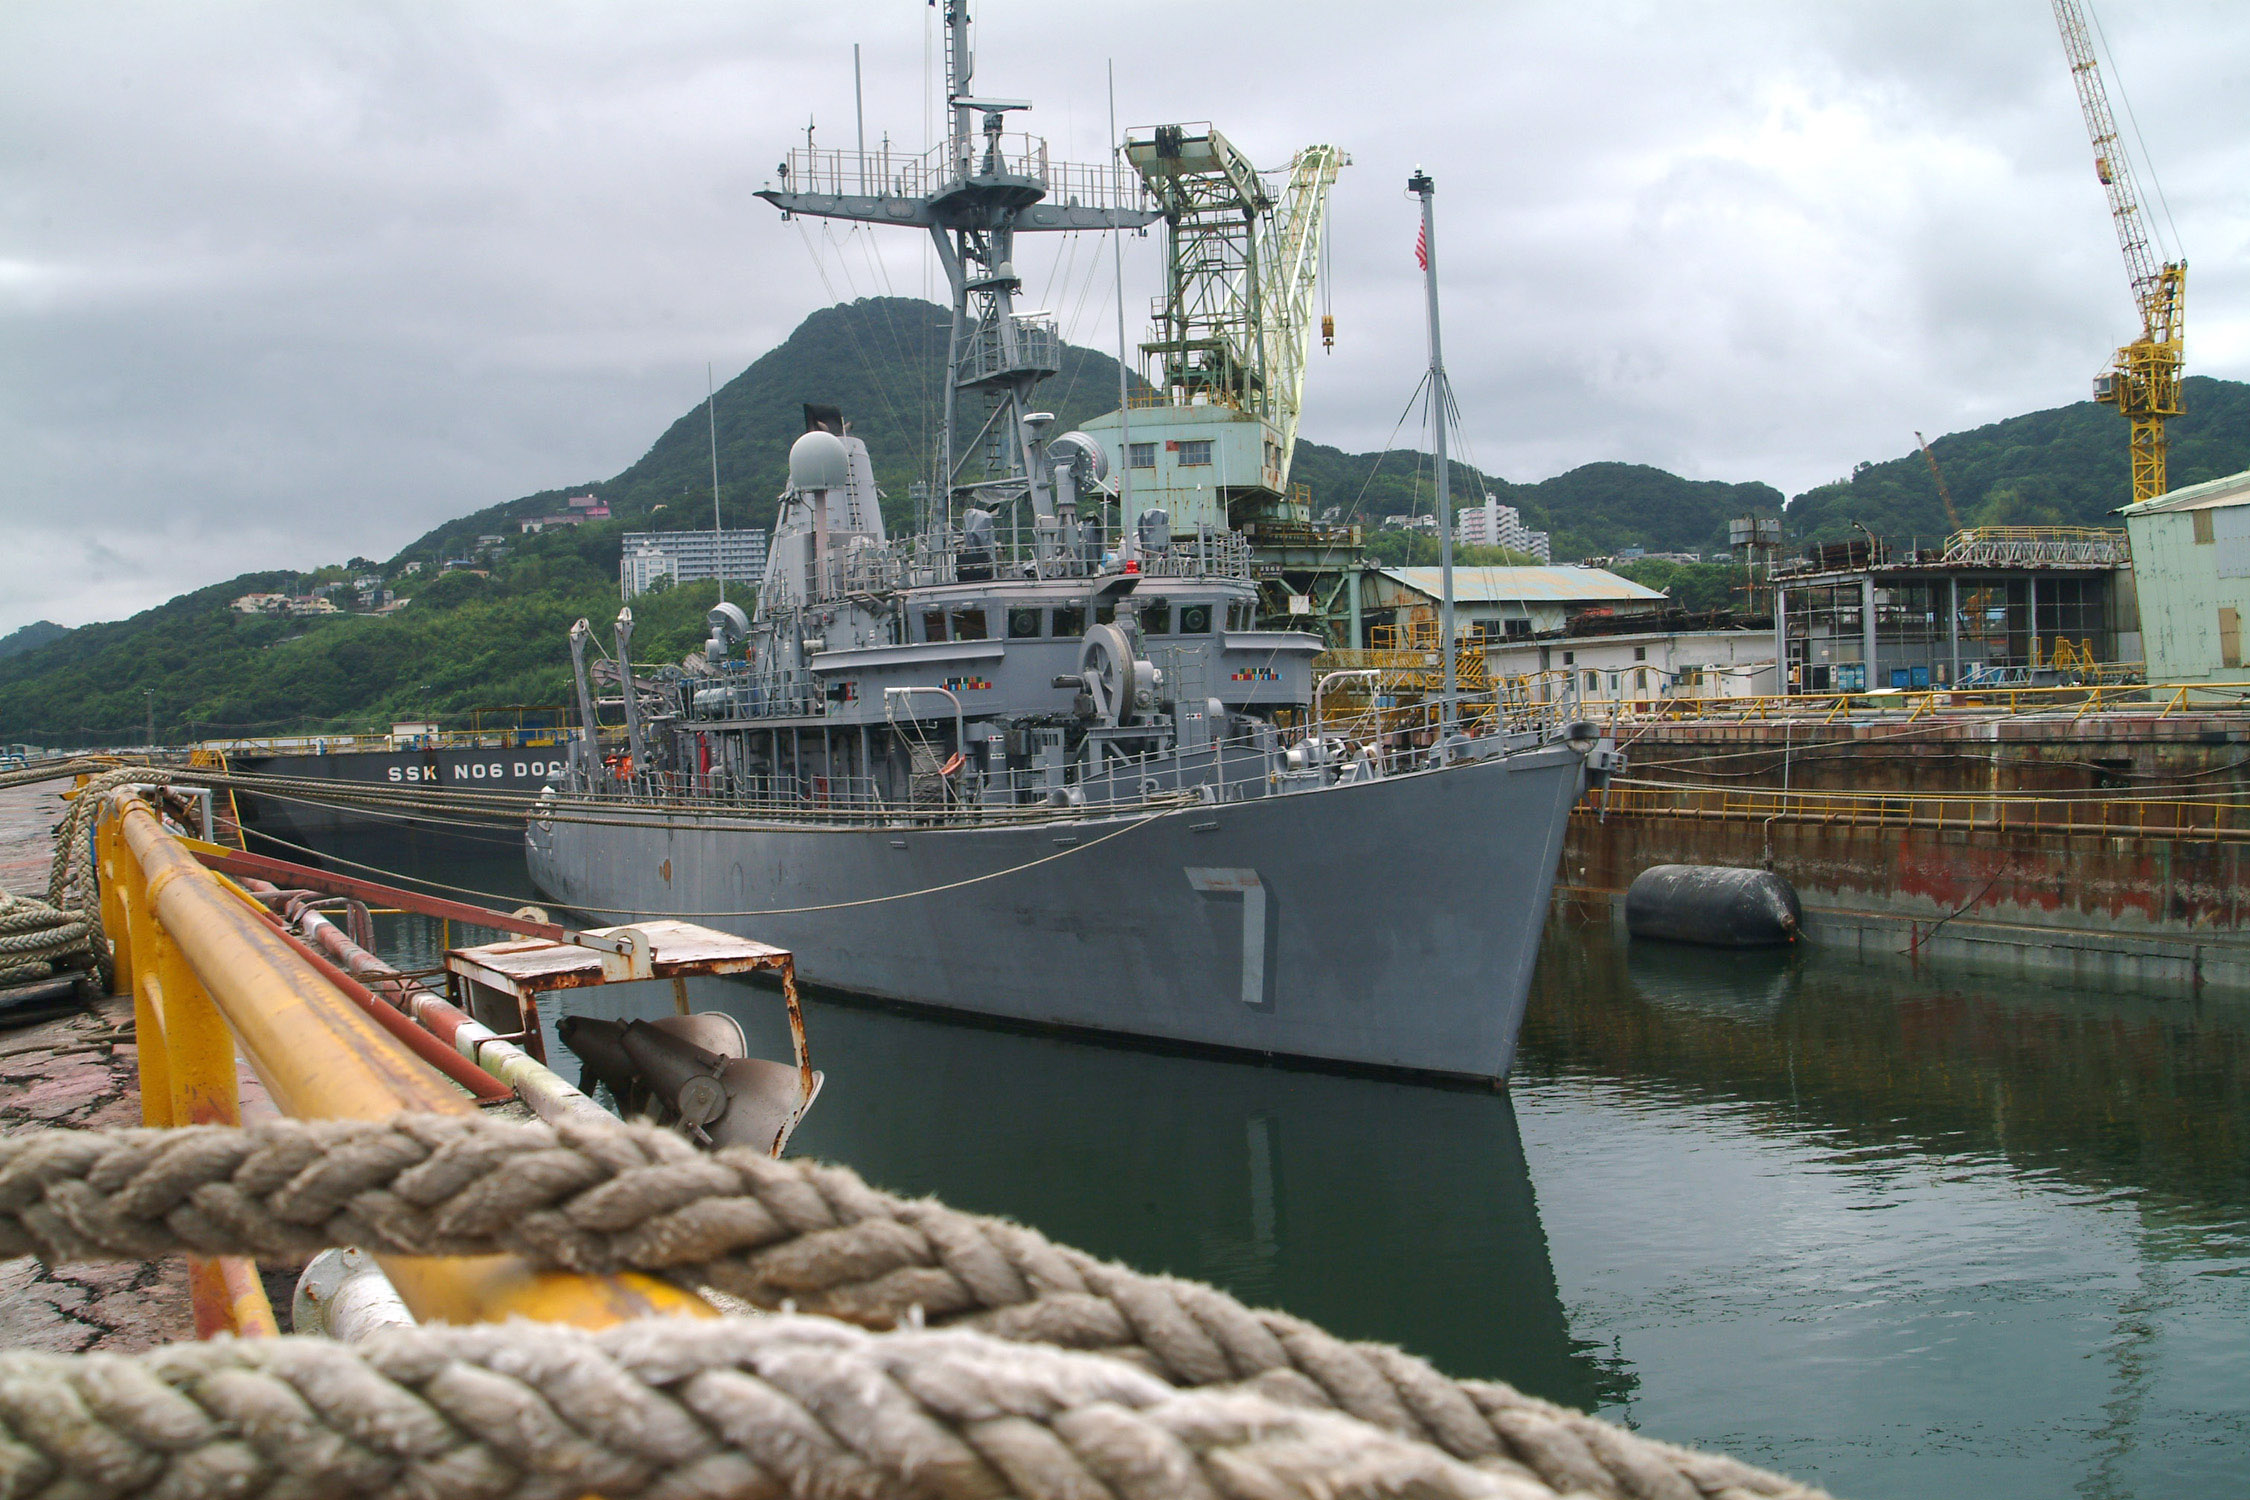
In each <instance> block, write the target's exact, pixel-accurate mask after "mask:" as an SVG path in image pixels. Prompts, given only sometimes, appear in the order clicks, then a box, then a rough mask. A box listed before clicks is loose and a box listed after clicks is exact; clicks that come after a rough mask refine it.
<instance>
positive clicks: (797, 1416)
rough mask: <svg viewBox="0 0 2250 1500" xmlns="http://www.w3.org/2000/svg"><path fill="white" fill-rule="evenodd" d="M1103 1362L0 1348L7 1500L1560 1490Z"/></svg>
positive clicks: (561, 1333) (750, 1353) (998, 1353)
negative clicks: (97, 1352) (71, 1499)
mask: <svg viewBox="0 0 2250 1500" xmlns="http://www.w3.org/2000/svg"><path fill="white" fill-rule="evenodd" d="M1301 1384H1302V1382H1296V1383H1294V1385H1293V1384H1292V1383H1291V1382H1289V1381H1288V1380H1287V1379H1286V1378H1283V1379H1276V1380H1271V1381H1267V1382H1263V1383H1261V1384H1260V1385H1258V1386H1255V1387H1251V1388H1244V1389H1237V1390H1232V1391H1189V1392H1182V1391H1179V1390H1175V1389H1173V1388H1172V1387H1170V1386H1167V1385H1165V1384H1164V1383H1163V1382H1161V1381H1159V1380H1156V1379H1154V1378H1153V1377H1151V1376H1149V1375H1146V1374H1144V1373H1142V1372H1140V1371H1137V1370H1134V1369H1132V1368H1131V1367H1129V1366H1127V1365H1124V1364H1121V1363H1119V1362H1118V1361H1115V1360H1108V1359H1100V1358H1096V1357H1093V1356H1089V1355H1083V1354H1072V1353H1068V1352H1065V1351H1063V1350H1057V1349H1039V1348H1033V1347H1026V1346H1023V1345H1020V1344H1009V1343H1004V1342H1002V1341H1000V1340H997V1339H993V1338H990V1337H987V1336H984V1335H980V1334H973V1333H965V1332H926V1333H925V1332H901V1333H893V1334H886V1335H873V1334H868V1333H865V1332H862V1331H860V1330H858V1329H853V1328H847V1327H844V1326H843V1325H841V1324H837V1323H833V1322H829V1321H826V1320H821V1319H814V1318H804V1317H794V1318H792V1317H784V1318H736V1319H728V1320H724V1321H717V1322H705V1321H700V1320H648V1321H641V1322H634V1323H628V1324H624V1325H621V1326H619V1327H616V1328H611V1329H608V1330H605V1331H603V1332H600V1333H588V1332H584V1331H581V1330H578V1329H571V1328H562V1327H555V1326H551V1325H543V1324H529V1323H513V1324H507V1325H502V1326H497V1327H494V1326H486V1327H476V1328H442V1327H441V1328H417V1329H399V1330H392V1331H388V1332H383V1333H379V1334H375V1335H372V1336H370V1337H369V1338H368V1339H366V1340H364V1341H363V1342H361V1343H359V1344H355V1345H343V1344H337V1343H331V1342H328V1341H326V1340H322V1339H300V1338H282V1339H262V1340H245V1341H233V1340H226V1341H220V1342H215V1343H205V1344H197V1345H182V1346H179V1347H175V1348H171V1349H165V1350H161V1351H158V1352H156V1353H154V1354H149V1355H141V1356H117V1355H111V1356H92V1355H78V1356H68V1355H51V1354H34V1353H13V1354H0V1496H6V1497H8V1500H33V1497H49V1496H53V1497H58V1500H59V1497H61V1496H63V1495H73V1496H102V1495H128V1494H148V1495H156V1494H161V1495H163V1496H165V1497H166V1500H206V1497H208V1500H222V1497H223V1500H233V1497H237V1496H251V1495H355V1496H377V1495H380V1496H400V1497H407V1496H411V1497H414V1500H503V1497H511V1500H512V1497H524V1500H533V1497H539V1500H549V1497H552V1500H567V1497H571V1496H576V1495H584V1494H588V1493H598V1494H601V1495H605V1496H609V1497H611V1500H630V1497H637V1496H665V1497H680V1500H686V1497H703V1496H710V1497H718V1496H742V1497H756V1496H776V1497H779V1496H818V1497H822V1500H878V1497H883V1500H889V1497H931V1500H1001V1497H1006V1496H1018V1497H1022V1500H1100V1497H1112V1496H1114V1497H1120V1500H1220V1497H1242V1500H1251V1497H1257V1500H1293V1497H1294V1500H1357V1497H1366V1500H1378V1497H1382V1500H1395V1497H1400V1496H1416V1497H1426V1500H1553V1497H1554V1496H1555V1495H1556V1493H1557V1492H1556V1491H1555V1490H1554V1489H1553V1488H1552V1487H1550V1486H1549V1485H1547V1484H1544V1483H1542V1482H1540V1481H1539V1480H1538V1479H1537V1478H1535V1477H1534V1476H1533V1475H1531V1474H1530V1473H1528V1472H1527V1471H1525V1470H1523V1469H1522V1468H1520V1467H1518V1466H1516V1465H1514V1464H1510V1463H1506V1462H1504V1461H1497V1462H1493V1463H1491V1464H1489V1465H1487V1466H1484V1467H1473V1466H1471V1465H1469V1464H1465V1463H1462V1462H1460V1461H1459V1460H1456V1459H1452V1458H1448V1457H1447V1456H1446V1455H1444V1454H1442V1453H1439V1452H1438V1451H1436V1450H1435V1449H1433V1448H1431V1447H1429V1446H1428V1445H1426V1444H1422V1443H1417V1442H1413V1441H1411V1440H1407V1439H1403V1438H1400V1437H1398V1436H1395V1435H1394V1434H1391V1433H1387V1432H1383V1431H1380V1430H1378V1429H1376V1428H1374V1427H1371V1426H1369V1425H1367V1424H1366V1423H1364V1422H1358V1421H1354V1420H1352V1419H1351V1418H1348V1417H1343V1416H1339V1415H1337V1414H1336V1413H1334V1412H1330V1411H1323V1410H1320V1409H1319V1408H1318V1406H1317V1404H1316V1403H1314V1402H1312V1401H1311V1400H1310V1399H1308V1398H1309V1393H1306V1392H1303V1391H1300V1390H1297V1389H1295V1385H1301Z"/></svg>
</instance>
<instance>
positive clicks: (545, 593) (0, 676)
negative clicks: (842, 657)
mask: <svg viewBox="0 0 2250 1500" xmlns="http://www.w3.org/2000/svg"><path fill="white" fill-rule="evenodd" d="M523 543H524V545H523V546H522V547H520V548H518V549H516V550H515V552H514V555H512V556H510V557H509V558H507V559H505V560H503V561H502V562H501V563H500V564H498V566H497V567H496V568H495V569H494V571H493V575H492V577H490V578H489V579H485V578H478V577H476V576H474V575H473V574H467V573H457V574H453V575H450V576H448V577H445V578H439V579H431V580H427V586H425V587H423V588H422V589H421V590H420V592H418V593H416V594H415V595H414V603H413V604H412V606H410V607H409V608H407V609H406V610H404V611H402V612H400V613H399V614H397V615H393V616H385V617H377V616H371V615H348V614H347V615H324V616H312V617H308V618H278V617H274V616H270V615H242V614H236V613H234V612H233V611H232V610H230V609H229V608H228V607H227V606H228V603H229V602H230V601H231V600H233V599H234V598H235V597H236V596H237V595H240V594H247V593H264V592H269V591H292V590H296V589H301V588H304V587H307V586H308V585H309V584H310V583H311V582H313V581H315V580H316V579H317V578H318V576H319V575H302V574H290V573H245V574H243V575H242V576H241V577H239V578H233V579H229V580H228V581H227V582H225V583H222V584H215V585H213V586H212V587H210V588H205V589H198V590H196V591H195V592H194V593H192V594H182V595H181V596H180V597H179V598H177V599H173V600H171V601H170V602H168V603H165V604H160V605H158V606H157V607H156V608H155V609H152V610H147V611H144V612H143V613H141V614H138V615H135V616H134V617H133V618H131V619H129V620H120V621H116V622H113V623H109V624H102V625H87V626H84V627H82V628H80V629H77V630H73V631H71V632H70V633H69V634H68V635H66V636H64V637H63V638H62V639H60V640H58V641H56V642H54V643H53V644H51V645H48V646H45V647H42V648H40V649H38V650H36V651H32V652H27V653H24V654H23V655H20V656H15V657H11V658H8V659H6V660H0V741H11V742H12V741H23V742H28V743H31V744H36V745H48V746H57V747H71V746H81V745H104V744H139V743H140V742H141V739H142V735H143V724H144V713H145V712H146V710H147V709H149V708H151V707H153V709H154V710H155V717H156V734H157V738H158V740H159V741H161V742H163V743H167V744H178V743H184V742H188V741H193V740H200V739H211V738H219V737H228V738H233V737H241V736H254V735H276V734H290V733H296V732H300V731H307V732H309V731H324V732H330V733H340V732H345V731H349V730H354V729H371V728H375V729H379V728H381V727H383V726H385V725H387V724H389V723H390V722H391V721H392V720H394V719H419V718H438V719H441V720H443V721H445V722H447V723H448V724H462V725H465V724H466V723H467V722H468V715H469V714H470V713H471V712H472V711H473V710H475V709H479V708H489V707H497V706H499V705H503V704H511V703H525V704H560V703H564V702H567V701H568V699H569V697H570V692H571V687H570V649H569V644H568V638H567V632H568V631H569V629H570V624H571V622H572V621H573V620H576V619H577V618H579V617H580V616H581V615H584V616H587V617H589V618H591V619H592V620H593V621H594V623H595V624H596V626H597V627H599V628H600V630H601V632H602V634H603V635H604V636H605V637H606V636H607V634H608V628H609V627H608V622H609V621H610V620H611V619H612V618H613V617H614V616H615V615H616V613H617V603H618V600H617V573H616V561H615V559H616V552H617V548H616V543H615V542H614V540H606V539H604V538H602V537H600V536H598V535H588V534H586V533H585V532H572V531H560V532H544V533H541V534H540V535H538V536H530V537H525V538H523ZM328 571H332V572H341V571H344V570H341V569H338V570H328ZM419 581H420V580H408V582H419ZM716 597H717V589H716V587H715V586H714V585H712V584H708V583H705V584H688V585H685V586H682V587H680V588H677V589H673V590H670V591H667V592H664V593H658V594H644V595H642V596H641V597H640V598H638V599H636V600H634V601H633V615H634V623H635V636H634V648H633V655H634V658H635V660H643V659H645V660H649V661H667V660H677V659H678V658H679V657H680V656H681V655H682V654H684V653H685V652H687V651H689V650H691V649H693V648H694V647H695V646H696V644H697V643H698V642H699V641H700V640H701V639H702V637H703V616H704V612H705V611H706V610H708V609H709V608H710V607H711V604H712V602H713V601H714V600H715V599H716ZM145 692H153V694H154V698H153V701H152V700H151V699H149V698H147V697H144V693H145Z"/></svg>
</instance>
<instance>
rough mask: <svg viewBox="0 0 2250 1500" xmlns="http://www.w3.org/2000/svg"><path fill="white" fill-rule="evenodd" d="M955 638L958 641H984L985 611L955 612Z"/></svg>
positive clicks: (964, 610) (963, 610) (961, 610)
mask: <svg viewBox="0 0 2250 1500" xmlns="http://www.w3.org/2000/svg"><path fill="white" fill-rule="evenodd" d="M953 638H954V639H955V640H957V641H981V640H983V639H984V611H983V610H981V609H957V610H955V611H954V612H953Z"/></svg>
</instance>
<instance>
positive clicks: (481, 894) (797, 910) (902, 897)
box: [258, 813, 1164, 917]
mask: <svg viewBox="0 0 2250 1500" xmlns="http://www.w3.org/2000/svg"><path fill="white" fill-rule="evenodd" d="M1163 816H1164V814H1162V813H1149V814H1147V815H1145V816H1142V817H1139V818H1135V819H1134V820H1133V821H1131V822H1129V823H1127V824H1125V825H1124V826H1123V827H1122V828H1115V829H1112V830H1110V831H1109V832H1108V833H1105V834H1103V835H1102V836H1101V837H1099V838H1097V839H1093V840H1091V841H1089V842H1087V843H1083V844H1073V845H1071V846H1070V847H1069V848H1067V849H1057V850H1056V851H1055V852H1054V853H1052V854H1042V855H1040V856H1039V857H1038V858H1037V859H1030V860H1025V861H1024V862H1023V863H1022V864H1020V865H1010V866H1008V867H1007V868H1006V869H1004V870H988V871H986V872H985V873H984V874H982V875H972V876H970V877H969V878H967V879H966V880H954V881H948V882H947V883H946V884H944V885H932V886H925V887H923V888H922V889H920V890H917V891H895V892H893V893H892V894H890V895H888V896H866V897H862V898H861V899H859V900H857V901H829V902H824V903H823V904H821V905H818V906H775V907H768V908H765V909H764V910H760V911H666V910H662V909H650V908H642V907H633V906H578V905H573V906H571V907H570V908H569V909H570V910H572V911H582V912H587V913H590V914H592V915H596V916H604V917H796V916H806V915H810V914H811V913H814V912H823V911H845V910H848V909H850V908H852V907H859V906H882V905H886V904H888V903H889V902H893V901H914V900H918V899H920V898H921V897H924V896H942V895H944V894H945V893H946V892H947V891H958V890H962V889H964V888H966V887H968V886H972V885H982V884H984V883H985V882H986V881H988V880H1001V879H1004V878H1006V877H1007V876H1010V875H1020V874H1022V873H1023V872H1024V871H1026V870H1034V869H1037V868H1038V867H1039V866H1041V865H1048V864H1053V863H1054V862H1055V861H1057V860H1060V859H1068V858H1070V856H1072V855H1074V854H1083V853H1085V852H1086V851H1087V850H1089V849H1095V848H1099V847H1100V846H1101V845H1103V844H1106V843H1108V842H1109V841H1110V840H1112V839H1117V838H1123V837H1124V836H1125V835H1126V834H1128V833H1131V832H1133V831H1134V830H1135V829H1138V828H1143V827H1146V826H1147V825H1148V824H1150V823H1153V822H1155V821H1156V820H1157V819H1158V818H1161V817H1163ZM609 821H613V822H614V821H615V820H609ZM258 837H259V838H261V839H264V840H266V841H267V842H269V843H274V844H278V845H280V846H281V847H282V848H284V849H294V850H296V851H297V852H298V853H300V854H310V855H312V856H313V857H314V858H316V859H322V860H327V861H329V862H330V863H333V864H339V865H348V866H350V867H351V868H352V869H354V870H360V871H363V872H365V873H367V874H369V875H380V876H383V877H384V878H385V879H388V880H396V881H401V882H403V883H405V884H409V885H419V886H426V887H427V888H429V889H430V890H433V891H444V892H447V893H448V894H450V895H455V896H474V897H476V898H477V899H478V900H480V901H496V902H499V903H501V904H502V905H504V906H507V905H512V904H520V903H521V902H522V901H523V900H524V898H523V897H522V896H520V895H516V896H506V895H502V894H501V893H500V892H498V891H481V890H477V889H475V888H474V887H471V886H465V885H448V884H447V883H446V882H444V881H442V880H428V879H424V878H423V877H422V876H419V875H407V874H403V873H401V872H399V871H397V870H386V869H384V868H383V867H382V866H381V865H370V864H365V863H362V862H361V861H359V860H356V859H346V858H344V857H343V856H342V855H340V854H330V853H328V852H327V851H325V850H321V849H312V848H308V847H306V846H305V845H303V844H298V843H292V842H290V841H289V840H288V839H285V838H277V837H275V836H274V835H273V834H270V833H260V834H259V835H258Z"/></svg>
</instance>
